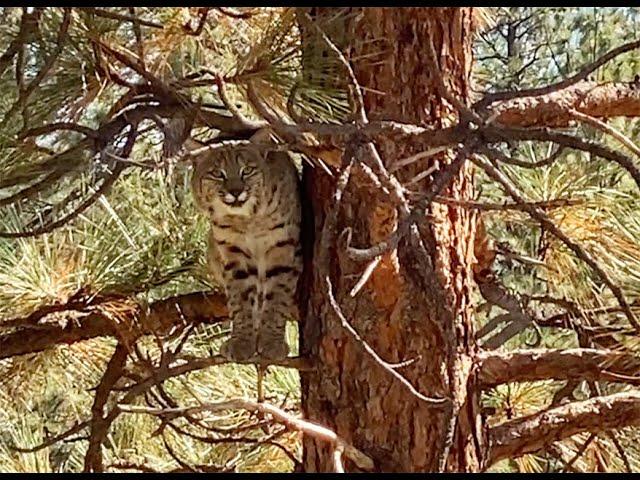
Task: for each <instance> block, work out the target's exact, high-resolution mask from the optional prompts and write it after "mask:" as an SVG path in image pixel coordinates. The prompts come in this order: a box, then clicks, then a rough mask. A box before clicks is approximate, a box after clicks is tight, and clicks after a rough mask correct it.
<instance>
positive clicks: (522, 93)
mask: <svg viewBox="0 0 640 480" xmlns="http://www.w3.org/2000/svg"><path fill="white" fill-rule="evenodd" d="M638 47H640V41H635V42H629V43H625V44H624V45H621V46H619V47H617V48H614V49H613V50H610V51H609V52H607V53H606V54H604V55H603V56H602V57H600V58H598V59H597V60H596V61H594V62H592V63H590V64H588V65H585V66H584V67H582V68H581V69H580V71H578V73H576V74H575V75H572V76H571V77H569V78H567V79H565V80H562V81H560V82H557V83H554V84H552V85H548V86H546V87H540V88H529V89H525V90H519V91H515V92H497V93H489V94H487V95H485V97H484V98H482V99H481V100H480V101H478V102H477V103H476V104H475V105H474V106H473V107H474V108H475V109H478V108H482V107H484V106H486V105H489V104H491V103H493V102H497V101H504V100H510V99H512V98H522V97H533V96H538V95H546V94H548V93H552V92H555V91H557V90H561V89H563V88H567V87H570V86H571V85H573V84H575V83H578V82H579V81H581V80H584V79H586V78H587V77H588V76H589V75H590V74H591V73H593V72H595V71H596V70H597V69H598V68H600V67H601V66H602V65H604V64H605V63H607V62H609V61H610V60H613V59H614V58H615V57H617V56H618V55H621V54H623V53H626V52H630V51H631V50H635V49H637V48H638Z"/></svg>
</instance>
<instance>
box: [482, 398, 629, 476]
mask: <svg viewBox="0 0 640 480" xmlns="http://www.w3.org/2000/svg"><path fill="white" fill-rule="evenodd" d="M639 425H640V393H638V392H624V393H616V394H614V395H607V396H604V397H596V398H592V399H589V400H585V401H582V402H572V403H569V404H567V405H563V406H561V407H557V408H552V409H549V410H545V411H543V412H539V413H536V414H533V415H529V416H527V417H522V418H516V419H514V420H510V421H508V422H505V423H503V424H501V425H498V426H497V427H494V428H492V429H491V437H490V443H491V451H490V457H489V462H488V463H489V465H490V464H492V463H495V462H497V461H498V460H501V459H503V458H513V457H517V456H520V455H524V454H525V453H531V452H536V451H538V450H541V449H543V448H544V447H546V446H548V445H551V444H552V443H553V442H557V441H558V440H563V439H565V438H569V437H570V436H572V435H575V434H577V433H581V432H591V433H599V432H605V431H607V430H615V429H619V428H623V427H631V426H639Z"/></svg>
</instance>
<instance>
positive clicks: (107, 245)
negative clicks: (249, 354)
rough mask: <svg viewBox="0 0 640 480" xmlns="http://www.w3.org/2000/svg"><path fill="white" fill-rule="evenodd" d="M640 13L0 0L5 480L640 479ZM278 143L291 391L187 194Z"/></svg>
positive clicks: (1, 465)
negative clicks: (261, 141)
mask: <svg viewBox="0 0 640 480" xmlns="http://www.w3.org/2000/svg"><path fill="white" fill-rule="evenodd" d="M636 17H637V9H629V8H625V9H597V10H596V9H571V8H560V9H558V8H555V9H552V8H551V9H548V8H544V9H542V8H509V9H472V8H457V7H456V8H386V9H381V8H367V9H363V8H312V9H308V8H297V9H296V8H256V9H245V8H242V9H233V8H224V7H202V8H161V9H151V8H143V7H128V8H70V7H67V8H58V7H50V8H39V7H38V8H33V7H24V8H18V7H12V8H5V9H3V11H2V18H1V19H0V22H2V24H3V26H4V27H5V28H3V29H0V46H1V47H2V48H0V55H1V56H0V85H1V86H2V89H3V92H5V95H4V96H3V101H2V102H1V104H0V132H2V135H1V136H0V264H1V265H2V267H1V268H0V299H1V301H0V371H1V373H2V376H1V378H2V380H1V383H0V385H1V386H2V389H0V405H3V409H2V413H1V414H0V425H3V427H2V428H0V431H1V432H2V434H1V435H0V470H3V471H5V470H6V471H9V470H11V471H35V470H41V471H78V470H83V469H84V470H86V471H105V470H143V471H243V470H254V471H255V470H258V471H260V470H266V471H282V470H291V469H295V470H304V471H334V470H337V471H385V472H386V471H443V470H446V471H454V472H460V471H481V470H486V469H492V470H499V471H502V470H518V471H544V470H547V471H600V470H605V471H616V470H622V471H624V470H631V469H636V468H637V462H638V459H637V457H638V453H637V449H636V448H635V447H634V443H635V442H634V440H635V437H636V430H635V429H634V428H632V427H635V426H636V425H638V424H640V414H639V413H638V412H640V410H639V405H640V397H639V394H638V392H637V391H636V390H634V389H633V385H635V384H637V378H636V373H635V372H636V370H637V366H638V364H639V363H638V358H637V355H636V350H637V342H636V340H635V339H636V337H637V331H638V330H639V329H640V324H638V320H637V316H638V313H639V310H640V309H638V305H639V304H638V300H637V299H638V298H639V297H640V289H639V288H638V285H640V283H639V281H638V275H637V272H638V271H640V268H638V266H639V264H640V255H639V254H638V252H639V251H640V250H639V249H638V238H640V223H638V218H640V216H639V215H638V201H637V200H638V189H639V188H640V170H639V168H638V166H637V165H638V160H637V158H636V157H634V156H636V155H638V153H640V151H638V147H637V146H636V145H635V143H634V141H633V139H634V138H635V136H636V135H637V130H636V122H635V121H633V120H628V119H630V118H633V117H636V116H638V113H639V112H640V108H638V107H640V103H638V100H637V88H638V85H637V83H638V82H637V80H635V79H634V78H633V75H634V72H635V68H634V66H635V65H636V62H637V59H638V55H637V48H638V47H639V46H640V42H637V41H633V42H629V43H625V44H621V43H620V42H619V38H632V37H633V36H634V35H635V30H634V28H635V25H636ZM574 32H577V33H574ZM2 52H3V53H2ZM474 56H475V58H476V59H479V61H477V62H475V63H474ZM609 119H611V121H609ZM259 130H263V131H265V132H270V133H271V134H272V135H273V136H274V137H275V138H276V139H277V140H278V141H279V142H280V143H282V144H283V148H285V146H286V148H287V149H288V150H290V151H291V152H293V153H295V154H296V158H297V159H298V160H299V161H300V165H301V168H302V171H303V184H304V198H303V201H304V202H305V205H306V211H307V213H306V215H305V221H306V224H305V238H304V247H305V248H304V250H305V272H304V274H303V278H302V279H301V288H300V300H299V303H300V309H301V312H302V318H301V323H300V325H299V326H295V325H291V326H290V327H291V329H290V333H291V335H290V343H292V344H294V343H296V342H297V341H298V340H297V339H298V337H299V340H300V352H299V354H298V353H297V352H296V354H295V356H293V357H291V358H289V359H287V360H286V361H284V362H281V363H280V364H278V365H272V366H270V367H269V368H268V370H267V371H266V373H264V378H263V372H262V371H261V370H260V369H259V368H257V366H254V365H250V364H248V365H236V364H229V363H228V362H226V361H225V360H224V359H223V358H222V357H220V356H219V355H218V354H217V351H218V347H219V344H220V342H221V340H222V339H223V337H224V336H225V335H226V334H227V333H228V328H227V322H226V320H227V318H226V309H225V307H224V303H225V302H224V298H223V296H222V295H221V294H220V293H219V292H218V290H217V288H216V287H217V286H216V285H212V284H211V283H210V280H209V279H208V277H207V274H206V269H205V266H204V258H203V253H204V249H205V236H206V229H207V226H206V221H205V220H204V219H203V218H200V217H199V216H198V214H197V213H196V211H195V208H194V205H193V201H192V198H191V194H190V192H189V188H188V184H189V183H188V179H189V175H190V162H189V158H190V153H189V150H190V149H193V148H207V147H208V146H211V145H216V144H220V143H224V142H228V143H229V142H230V143H238V142H240V143H242V142H246V141H248V138H250V137H251V136H253V135H254V134H255V133H256V132H257V131H259ZM194 145H195V146H194ZM298 372H299V374H300V383H298ZM301 433H302V435H301ZM71 439H73V440H75V441H73V442H69V440H71ZM16 447H20V448H18V451H16V450H15V448H16ZM25 449H27V450H28V449H31V450H33V451H29V452H27V450H25ZM20 450H22V453H20Z"/></svg>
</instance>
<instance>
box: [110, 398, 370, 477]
mask: <svg viewBox="0 0 640 480" xmlns="http://www.w3.org/2000/svg"><path fill="white" fill-rule="evenodd" d="M119 408H120V410H121V411H123V412H127V413H146V414H149V415H156V416H160V417H162V416H167V415H169V416H171V417H175V416H180V415H183V414H194V413H202V412H218V411H223V410H231V409H238V408H240V409H244V410H248V411H250V412H260V413H264V414H268V415H271V416H272V417H273V418H274V420H275V421H277V422H279V423H282V424H283V425H285V426H286V427H287V428H289V429H291V430H297V431H301V432H303V433H304V434H305V435H309V436H312V437H314V438H317V439H319V440H322V441H325V442H328V443H330V444H331V445H333V446H334V448H338V449H341V450H343V451H344V453H345V455H346V456H347V457H348V458H350V459H351V460H353V462H354V463H355V464H356V465H357V466H358V468H360V469H362V470H373V469H374V467H375V465H374V463H373V460H372V459H371V458H370V457H369V456H368V455H366V454H365V453H363V452H362V451H360V450H358V449H357V448H356V447H354V446H353V445H351V444H350V443H348V442H346V441H345V440H344V439H342V438H341V437H339V436H338V435H336V433H335V432H333V431H332V430H329V429H328V428H326V427H323V426H322V425H318V424H316V423H313V422H310V421H308V420H303V419H301V418H297V417H294V416H292V415H291V414H289V413H287V412H285V411H284V410H282V409H281V408H278V407H276V406H274V405H270V404H268V403H262V402H254V401H252V400H246V399H243V398H237V399H229V400H225V401H222V402H218V403H206V404H203V405H199V406H197V407H185V408H173V409H150V408H146V407H139V406H134V405H120V406H119Z"/></svg>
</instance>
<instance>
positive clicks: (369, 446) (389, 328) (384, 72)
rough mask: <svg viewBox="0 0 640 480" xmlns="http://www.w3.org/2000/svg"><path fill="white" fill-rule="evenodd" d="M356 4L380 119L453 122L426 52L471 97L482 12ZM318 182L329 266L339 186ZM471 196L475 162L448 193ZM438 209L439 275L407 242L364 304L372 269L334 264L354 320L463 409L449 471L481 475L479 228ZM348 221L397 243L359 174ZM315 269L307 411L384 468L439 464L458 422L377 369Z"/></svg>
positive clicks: (361, 234)
mask: <svg viewBox="0 0 640 480" xmlns="http://www.w3.org/2000/svg"><path fill="white" fill-rule="evenodd" d="M352 10H353V11H352V12H351V13H352V14H353V15H352V16H351V17H350V18H349V20H348V21H347V22H346V24H345V31H346V32H347V34H346V35H345V43H346V44H345V45H343V47H344V49H345V51H348V52H349V53H350V55H351V57H352V58H354V59H356V60H355V61H354V70H355V72H356V76H357V78H358V81H359V82H360V83H361V85H363V86H364V87H365V106H366V109H367V114H368V116H369V118H370V119H371V120H377V119H386V120H396V121H401V122H406V123H414V124H418V125H424V126H434V127H444V126H447V125H449V124H450V122H451V121H454V120H455V117H454V116H453V114H452V112H451V110H450V109H449V107H448V106H446V105H445V103H444V102H443V101H442V99H441V98H440V97H439V95H437V94H436V92H435V87H434V77H433V73H432V67H430V65H429V63H428V60H427V58H426V57H425V48H424V46H425V42H428V41H433V44H434V46H435V50H436V52H437V55H438V61H439V63H440V67H441V69H442V72H443V76H444V77H445V79H446V81H447V83H448V85H449V88H450V89H451V90H452V91H453V92H455V94H456V95H458V97H460V98H462V99H465V98H466V97H467V93H468V85H467V79H468V73H469V67H470V63H471V52H470V40H471V24H472V17H471V9H468V8H442V9H441V8H434V9H411V8H407V9H379V8H370V9H369V8H366V9H352ZM374 39H375V40H377V43H376V42H374V41H373V40H374ZM380 39H384V47H385V48H384V53H382V54H378V55H376V56H375V57H373V58H372V57H369V59H367V55H368V54H370V53H373V52H379V50H380V48H381V45H380V43H379V42H380ZM358 59H364V60H358ZM377 146H378V150H379V151H380V155H381V157H382V159H383V161H384V162H385V163H387V164H388V163H390V162H391V161H393V160H395V159H398V158H403V157H406V156H409V155H411V154H413V153H415V151H413V150H411V149H410V148H408V147H407V146H406V145H403V144H401V143H396V142H392V141H387V140H385V139H384V138H383V139H381V140H379V141H378V143H377ZM360 160H363V159H360ZM439 161H440V162H441V163H442V162H443V159H440V160H439ZM428 166H429V165H428V164H426V163H425V162H423V163H422V164H417V165H415V167H414V169H413V171H412V169H406V170H405V171H403V172H401V173H400V177H401V179H402V180H403V181H406V180H408V179H409V178H411V176H412V175H414V174H415V173H416V172H417V171H418V170H422V169H425V168H427V167H428ZM308 185H309V188H310V192H309V195H310V198H311V202H312V204H313V207H314V210H315V220H316V224H315V232H316V235H317V236H316V244H315V245H316V246H315V252H314V253H315V258H320V255H319V242H318V236H319V234H320V232H321V231H322V226H323V222H324V220H325V218H326V215H327V213H328V212H329V211H330V209H332V208H333V207H334V205H333V201H332V195H333V191H334V188H335V182H334V180H333V179H331V178H329V177H327V176H326V175H325V174H324V173H323V172H322V171H320V170H319V169H316V170H314V171H312V172H311V173H310V175H309V182H308ZM428 185H429V180H425V181H423V182H421V183H419V184H416V186H415V187H416V189H417V190H420V189H426V188H427V186H428ZM471 190H472V180H471V177H470V172H469V170H468V169H466V168H465V169H463V170H462V171H461V172H460V174H459V175H457V176H456V177H455V178H454V180H453V182H452V184H451V185H450V187H449V188H448V190H447V192H446V194H447V195H450V196H453V197H455V198H460V199H465V198H469V197H470V193H471ZM432 208H433V211H432V214H433V216H434V218H435V219H437V223H436V221H434V222H433V223H428V224H427V223H424V224H423V225H422V227H421V229H420V230H421V232H420V235H421V237H422V240H423V242H424V244H425V246H426V250H427V256H428V258H429V262H430V263H431V265H432V267H431V270H430V271H424V270H422V271H419V269H420V267H416V266H417V265H418V264H419V260H418V257H417V256H418V255H420V252H417V251H416V250H415V249H413V248H411V247H410V246H408V245H407V244H406V243H405V242H401V244H400V246H399V248H398V250H397V251H394V252H392V253H391V254H387V255H385V256H384V257H383V259H382V261H381V262H380V265H379V266H378V267H377V268H376V269H375V271H374V273H373V274H372V276H371V278H370V279H369V281H368V282H367V283H366V285H365V287H364V289H363V290H362V291H361V292H360V293H359V294H358V295H357V296H356V297H355V298H352V297H350V296H349V294H348V292H349V291H350V290H351V288H352V287H353V286H354V284H355V283H356V282H357V280H358V277H359V276H360V275H361V274H362V271H363V270H364V269H365V267H366V263H365V264H362V263H355V262H353V261H350V260H349V259H348V258H347V257H346V256H345V255H344V254H343V252H342V251H340V250H335V251H333V252H332V256H331V257H330V258H331V264H330V265H329V269H330V271H331V273H332V281H333V282H334V285H335V290H336V298H337V300H338V302H339V303H340V305H341V306H342V309H343V311H344V313H345V316H346V317H347V319H348V321H349V322H350V323H351V324H352V325H353V327H354V328H355V329H356V330H357V331H358V332H359V333H360V335H361V336H362V337H364V339H365V340H366V341H367V342H368V343H369V344H370V345H371V346H372V347H373V348H374V349H375V350H376V352H378V354H379V355H380V356H381V357H382V358H383V359H385V360H386V361H388V362H398V361H403V360H408V359H416V361H415V362H414V363H412V364H411V365H410V366H407V367H403V368H401V369H400V370H399V372H400V373H401V374H402V375H404V376H405V377H406V378H407V379H408V380H409V381H410V382H411V383H412V384H413V385H414V386H415V388H416V389H417V390H418V391H419V392H420V393H422V394H424V395H428V396H448V397H452V398H453V399H454V403H455V405H456V407H457V408H458V409H459V410H460V413H459V415H457V429H456V436H455V439H454V442H453V445H452V447H451V453H450V455H449V461H448V464H447V469H449V470H453V471H469V470H477V469H478V468H479V464H480V462H481V459H480V452H479V450H480V449H481V444H482V433H481V432H480V431H479V429H478V427H477V420H478V418H479V417H478V414H477V399H476V396H475V395H476V394H475V388H471V389H468V382H471V383H473V381H472V380H473V379H470V378H469V377H468V373H469V370H470V366H471V360H470V358H471V356H472V355H473V353H474V352H475V343H474V341H473V332H472V326H471V318H470V313H469V309H468V305H469V292H470V288H471V275H472V274H471V262H472V259H473V254H472V245H473V236H474V221H473V217H472V215H471V214H470V213H469V212H468V211H464V210H463V209H456V208H453V207H452V208H449V207H446V206H434V207H432ZM346 226H349V227H350V228H352V229H353V240H352V244H353V245H354V246H357V247H366V246H369V245H371V244H374V243H377V242H379V241H382V240H384V239H386V238H387V236H388V235H389V234H390V233H391V232H392V231H393V230H394V229H395V227H396V218H395V209H394V207H393V206H392V205H390V203H389V199H388V197H387V196H385V195H384V194H383V193H382V192H380V191H379V189H376V188H375V187H374V186H373V185H371V184H370V182H368V181H367V179H366V177H365V176H364V175H362V174H361V172H359V170H358V167H357V166H356V168H355V169H354V173H353V176H352V181H351V182H350V184H349V186H348V188H347V190H346V192H345V196H344V200H343V208H342V209H341V211H340V213H339V218H338V231H337V233H338V234H339V233H340V232H341V231H342V230H343V229H344V228H345V227H346ZM307 274H308V275H309V276H310V277H311V279H312V282H311V287H310V301H309V311H308V313H307V315H306V325H305V328H304V338H303V344H304V345H307V346H309V348H310V350H311V352H310V353H311V355H312V356H313V357H315V358H314V360H315V363H316V365H318V372H317V373H315V374H311V375H303V409H304V410H305V414H306V417H307V418H308V419H310V420H312V421H316V422H319V423H321V424H324V425H327V426H329V427H330V428H332V429H334V431H336V433H337V434H338V435H340V436H342V437H343V438H345V439H346V440H347V441H350V442H352V443H353V444H354V445H355V446H356V447H357V448H360V449H361V450H363V451H364V452H365V453H367V454H368V455H370V456H371V457H372V458H373V459H374V460H375V462H376V469H377V470H380V471H385V472H389V471H407V472H411V471H413V472H417V471H434V470H437V469H438V464H439V454H440V452H441V451H442V450H443V448H444V447H445V446H446V442H445V438H446V432H447V430H448V427H449V424H450V422H449V419H448V416H447V414H446V409H441V408H437V407H434V406H433V405H429V404H426V403H425V402H422V401H421V400H418V399H417V398H416V397H415V396H412V395H411V393H410V392H409V391H408V390H407V389H406V387H404V386H403V385H402V384H401V383H400V382H399V381H398V380H396V379H394V378H393V377H392V376H391V375H390V374H389V372H387V371H385V370H384V369H383V368H381V367H380V366H379V365H378V364H377V363H376V362H374V361H373V360H372V358H371V356H369V355H368V354H367V353H365V352H364V350H363V349H362V347H361V345H359V344H358V343H357V342H355V341H354V340H353V338H352V337H351V336H349V334H348V333H347V332H346V331H345V329H344V328H343V327H342V326H341V324H340V322H339V320H338V319H337V318H336V316H335V315H334V313H333V312H332V310H331V308H330V306H329V305H328V303H327V297H326V285H325V282H324V279H322V278H320V276H319V275H318V270H317V269H315V271H310V272H307ZM423 275H426V277H423ZM304 446H305V458H304V467H305V470H306V471H331V470H332V468H333V466H332V458H331V451H330V449H328V448H326V446H325V445H323V444H321V443H320V442H316V441H315V440H314V439H312V438H306V439H305V441H304ZM346 467H347V470H349V469H353V468H354V467H353V465H349V464H347V465H346Z"/></svg>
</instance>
